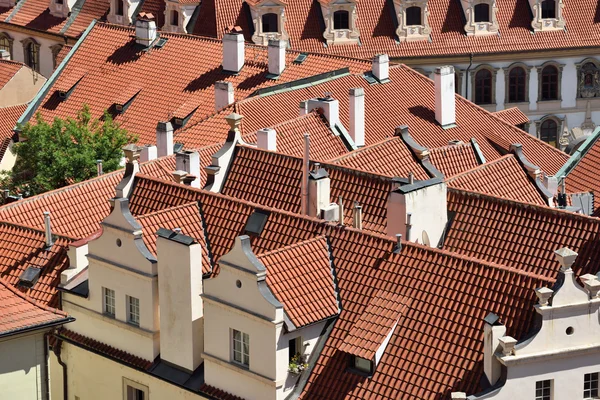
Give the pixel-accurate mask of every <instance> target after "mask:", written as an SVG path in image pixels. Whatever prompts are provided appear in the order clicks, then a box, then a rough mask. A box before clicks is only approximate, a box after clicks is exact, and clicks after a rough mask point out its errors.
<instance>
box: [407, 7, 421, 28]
mask: <svg viewBox="0 0 600 400" xmlns="http://www.w3.org/2000/svg"><path fill="white" fill-rule="evenodd" d="M406 25H421V7H417V6H412V7H408V8H407V9H406Z"/></svg>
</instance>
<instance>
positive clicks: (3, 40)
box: [0, 34, 11, 53]
mask: <svg viewBox="0 0 600 400" xmlns="http://www.w3.org/2000/svg"><path fill="white" fill-rule="evenodd" d="M10 47H11V46H10V40H9V39H8V37H7V36H5V35H3V34H0V50H6V51H8V52H9V53H10Z"/></svg>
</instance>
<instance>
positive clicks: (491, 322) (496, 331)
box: [483, 313, 506, 386]
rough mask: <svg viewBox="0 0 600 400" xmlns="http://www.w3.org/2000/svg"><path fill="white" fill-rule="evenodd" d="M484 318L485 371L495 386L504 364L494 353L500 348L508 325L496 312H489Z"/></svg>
mask: <svg viewBox="0 0 600 400" xmlns="http://www.w3.org/2000/svg"><path fill="white" fill-rule="evenodd" d="M483 320H484V322H485V323H484V325H483V349H484V354H483V371H484V372H485V376H486V377H487V379H488V381H489V382H490V385H492V386H493V385H494V384H495V383H496V382H498V379H500V373H501V372H502V365H501V364H500V361H498V359H497V358H496V356H495V355H494V354H496V351H498V350H499V349H500V340H499V339H500V338H501V337H502V336H504V335H505V334H506V327H505V326H504V325H502V323H501V322H500V318H498V316H497V315H496V314H494V313H489V314H488V315H487V316H486V317H485V318H484V319H483Z"/></svg>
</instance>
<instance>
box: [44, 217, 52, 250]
mask: <svg viewBox="0 0 600 400" xmlns="http://www.w3.org/2000/svg"><path fill="white" fill-rule="evenodd" d="M44 233H45V238H46V247H47V248H49V247H52V245H53V244H54V241H53V240H52V227H51V226H50V211H44Z"/></svg>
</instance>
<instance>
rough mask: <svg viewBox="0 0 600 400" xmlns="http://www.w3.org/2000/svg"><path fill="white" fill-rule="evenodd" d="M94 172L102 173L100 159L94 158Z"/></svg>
mask: <svg viewBox="0 0 600 400" xmlns="http://www.w3.org/2000/svg"><path fill="white" fill-rule="evenodd" d="M96 172H97V174H98V176H100V175H102V173H103V172H102V160H96Z"/></svg>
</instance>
